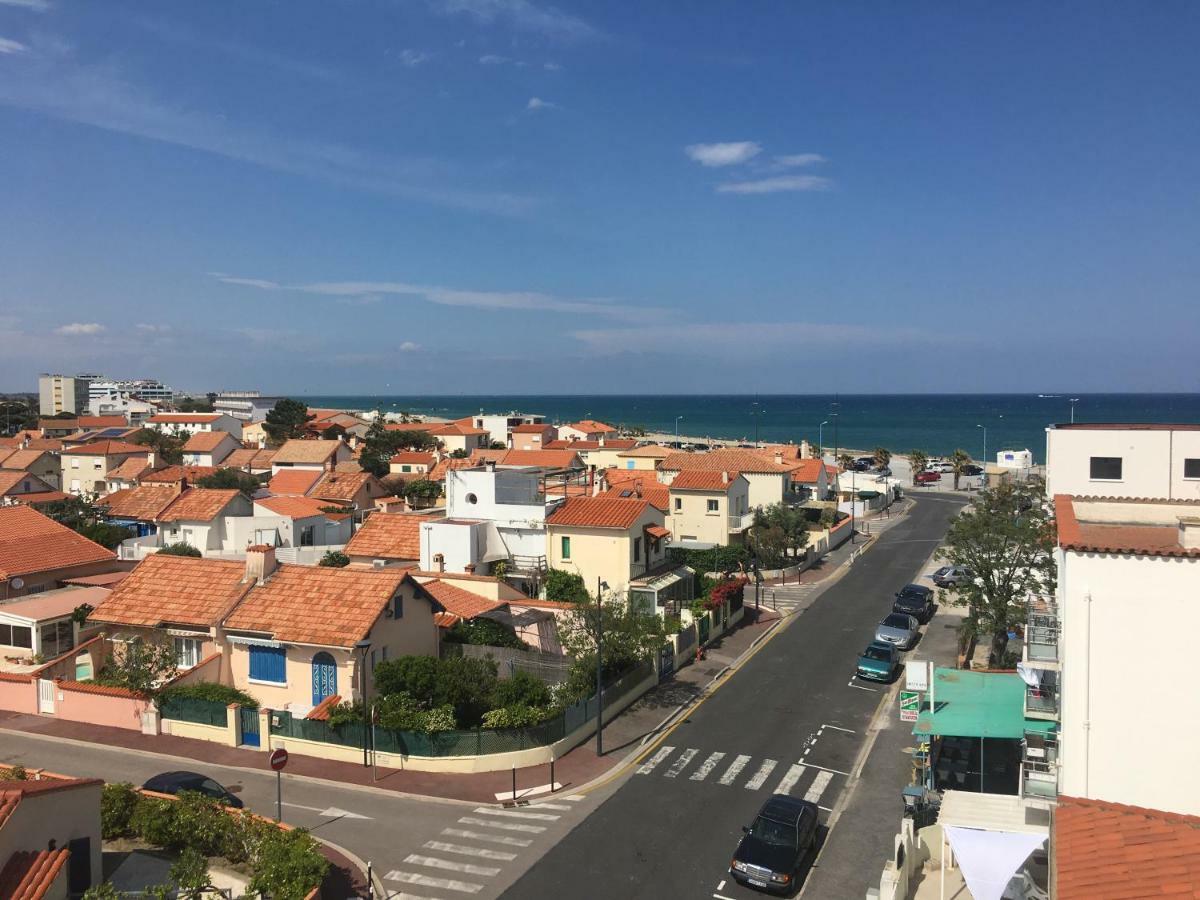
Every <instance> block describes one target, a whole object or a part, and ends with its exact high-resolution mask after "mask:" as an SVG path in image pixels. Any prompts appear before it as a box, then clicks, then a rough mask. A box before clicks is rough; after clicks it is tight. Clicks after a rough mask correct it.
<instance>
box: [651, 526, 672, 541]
mask: <svg viewBox="0 0 1200 900" xmlns="http://www.w3.org/2000/svg"><path fill="white" fill-rule="evenodd" d="M646 534H648V535H650V537H652V538H657V539H658V540H660V541H661V540H662V539H663V538H668V537H670V536H671V532H670V531H668V530H667V529H666V528H663V527H662V526H661V525H648V526H647V527H646Z"/></svg>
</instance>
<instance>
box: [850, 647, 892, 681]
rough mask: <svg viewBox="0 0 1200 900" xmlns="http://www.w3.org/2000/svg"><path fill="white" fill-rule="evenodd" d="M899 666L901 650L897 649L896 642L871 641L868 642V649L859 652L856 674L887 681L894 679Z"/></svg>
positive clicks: (869, 679)
mask: <svg viewBox="0 0 1200 900" xmlns="http://www.w3.org/2000/svg"><path fill="white" fill-rule="evenodd" d="M899 668H900V651H899V650H898V649H896V645H895V644H889V643H887V642H886V641H871V643H869V644H867V649H866V650H864V651H863V652H862V653H860V654H859V657H858V669H857V671H856V674H857V675H858V677H859V678H866V679H867V680H868V681H885V682H886V681H891V680H892V678H893V677H894V676H895V674H896V670H897V669H899Z"/></svg>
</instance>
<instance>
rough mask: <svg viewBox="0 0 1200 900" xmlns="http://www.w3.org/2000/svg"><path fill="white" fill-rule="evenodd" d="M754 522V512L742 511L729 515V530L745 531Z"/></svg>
mask: <svg viewBox="0 0 1200 900" xmlns="http://www.w3.org/2000/svg"><path fill="white" fill-rule="evenodd" d="M753 524H754V513H753V512H744V513H738V514H736V515H731V516H730V517H729V530H730V531H745V530H746V529H747V528H749V527H750V526H751V525H753Z"/></svg>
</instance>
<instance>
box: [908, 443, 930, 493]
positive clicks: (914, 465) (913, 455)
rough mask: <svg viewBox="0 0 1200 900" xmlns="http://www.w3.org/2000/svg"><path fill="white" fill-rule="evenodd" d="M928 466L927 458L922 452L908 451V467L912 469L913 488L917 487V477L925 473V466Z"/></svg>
mask: <svg viewBox="0 0 1200 900" xmlns="http://www.w3.org/2000/svg"><path fill="white" fill-rule="evenodd" d="M928 464H929V457H928V456H926V455H925V451H924V450H909V451H908V465H909V467H910V468H911V469H912V480H913V487H916V485H917V476H918V475H920V474H921V473H922V472H924V471H925V466H926V465H928Z"/></svg>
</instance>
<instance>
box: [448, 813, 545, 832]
mask: <svg viewBox="0 0 1200 900" xmlns="http://www.w3.org/2000/svg"><path fill="white" fill-rule="evenodd" d="M458 821H459V822H460V823H462V824H463V825H482V826H484V827H485V828H499V829H500V830H501V831H523V832H525V833H526V834H541V833H542V832H543V831H545V830H546V826H545V825H522V824H521V823H519V822H492V821H489V820H488V819H475V818H472V817H471V816H463V817H462V818H461V819H459V820H458Z"/></svg>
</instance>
